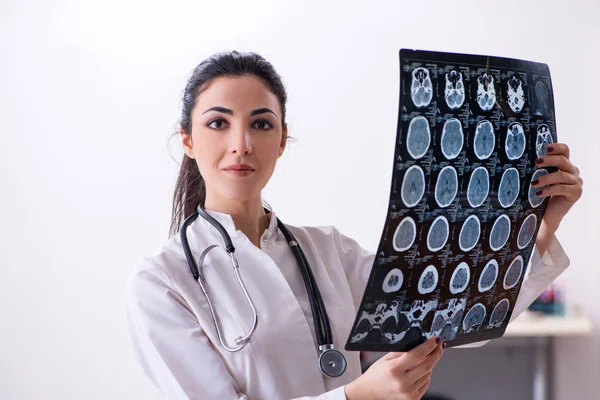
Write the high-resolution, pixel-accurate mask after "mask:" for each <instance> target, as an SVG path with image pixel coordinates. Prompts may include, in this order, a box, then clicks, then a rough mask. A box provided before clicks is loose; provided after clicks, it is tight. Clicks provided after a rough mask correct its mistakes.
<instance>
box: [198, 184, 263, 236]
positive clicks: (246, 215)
mask: <svg viewBox="0 0 600 400" xmlns="http://www.w3.org/2000/svg"><path fill="white" fill-rule="evenodd" d="M204 209H206V210H210V211H216V212H220V213H224V214H229V215H230V216H231V218H232V219H233V223H234V225H235V228H236V229H238V230H240V231H242V232H243V233H244V235H246V236H247V237H248V239H250V241H251V242H252V243H254V245H256V247H260V237H261V235H262V234H263V232H264V231H265V229H267V227H268V226H269V217H268V216H267V213H266V212H265V210H264V209H263V206H262V200H261V198H260V196H259V197H256V198H252V199H248V200H242V201H240V200H231V199H226V198H223V197H220V196H214V195H213V196H210V195H209V194H208V193H207V194H206V200H205V201H204Z"/></svg>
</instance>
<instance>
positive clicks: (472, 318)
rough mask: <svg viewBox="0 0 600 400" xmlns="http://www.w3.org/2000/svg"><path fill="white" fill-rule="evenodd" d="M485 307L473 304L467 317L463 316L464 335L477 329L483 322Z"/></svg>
mask: <svg viewBox="0 0 600 400" xmlns="http://www.w3.org/2000/svg"><path fill="white" fill-rule="evenodd" d="M485 314H486V311H485V306H484V305H483V304H481V303H477V304H475V305H474V306H473V307H471V309H470V310H469V312H467V315H465V319H463V322H462V325H463V331H464V332H465V333H471V332H474V331H476V330H477V329H479V327H480V326H481V324H482V323H483V320H484V319H485Z"/></svg>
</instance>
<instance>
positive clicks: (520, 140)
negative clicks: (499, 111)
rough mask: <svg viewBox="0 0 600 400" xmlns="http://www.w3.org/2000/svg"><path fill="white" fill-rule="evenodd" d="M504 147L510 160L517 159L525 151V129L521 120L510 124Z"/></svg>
mask: <svg viewBox="0 0 600 400" xmlns="http://www.w3.org/2000/svg"><path fill="white" fill-rule="evenodd" d="M504 149H505V152H506V157H508V159H509V160H517V159H519V158H521V156H522V155H523V153H524V152H525V130H524V129H523V125H521V124H520V123H519V122H513V123H511V124H510V125H508V129H507V132H506V141H505V143H504Z"/></svg>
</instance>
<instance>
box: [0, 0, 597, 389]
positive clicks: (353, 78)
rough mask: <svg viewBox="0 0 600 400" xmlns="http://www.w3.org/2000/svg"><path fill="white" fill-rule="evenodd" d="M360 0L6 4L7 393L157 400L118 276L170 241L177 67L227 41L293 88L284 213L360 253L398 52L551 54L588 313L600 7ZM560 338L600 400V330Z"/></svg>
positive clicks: (2, 31)
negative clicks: (349, 241) (577, 180)
mask: <svg viewBox="0 0 600 400" xmlns="http://www.w3.org/2000/svg"><path fill="white" fill-rule="evenodd" d="M366 3H367V2H365V1H360V2H356V3H355V4H351V2H350V1H343V2H333V1H317V2H314V3H312V2H307V1H302V2H296V4H295V5H292V4H291V3H288V2H282V1H271V2H266V1H239V2H235V3H233V2H226V1H209V2H201V1H188V2H184V1H170V2H165V1H160V2H159V1H156V2H154V1H148V0H145V1H139V2H134V1H123V0H103V1H99V2H96V3H91V2H88V1H76V0H62V1H53V2H46V1H41V0H28V1H24V0H21V1H17V0H3V1H2V2H0V133H1V134H0V151H1V154H2V156H1V157H0V184H1V188H0V191H1V193H2V195H1V196H0V226H1V229H0V235H1V237H0V254H1V257H0V260H1V261H0V263H1V264H0V282H1V283H2V289H1V290H0V398H1V399H36V398H46V399H82V398H85V399H107V398H111V399H131V398H145V399H150V398H158V397H157V396H156V392H155V391H154V389H153V388H152V387H150V386H149V385H148V383H147V381H146V380H145V378H144V377H143V376H142V375H141V373H140V372H139V370H138V369H137V366H136V365H135V363H134V359H133V357H132V354H131V351H130V347H129V342H128V337H127V330H126V325H125V318H124V308H123V290H124V283H125V279H126V277H127V275H128V274H129V272H130V270H131V269H132V267H133V266H134V265H135V264H136V263H137V262H138V261H139V260H140V259H141V257H143V256H145V255H149V254H152V253H153V252H154V251H156V250H157V249H158V248H159V246H160V245H161V244H162V243H163V242H164V241H165V240H166V239H167V232H168V227H169V218H170V206H171V198H172V190H173V187H174V182H175V178H176V173H177V170H178V165H177V164H176V162H174V161H173V160H172V159H171V158H170V156H169V155H168V152H167V139H168V137H169V135H170V134H171V133H172V132H174V130H175V127H176V122H177V119H178V117H179V112H180V108H179V107H180V102H179V101H180V96H181V94H182V91H183V88H184V85H185V82H186V79H187V77H188V74H189V73H190V72H191V70H192V69H193V68H194V67H195V66H196V65H197V64H198V63H199V62H200V61H201V60H202V59H204V58H205V57H207V56H209V55H210V54H212V53H213V52H216V51H221V50H233V49H238V50H243V51H256V52H259V53H261V54H262V55H263V56H265V57H266V58H267V59H268V60H270V61H271V62H272V63H273V64H274V65H275V67H276V68H277V69H278V71H279V73H280V74H281V75H282V76H283V78H284V81H285V83H286V85H287V88H288V91H289V104H288V109H289V114H288V120H289V124H290V127H291V134H292V135H293V136H295V137H296V138H297V142H296V143H295V144H292V146H291V147H289V148H288V150H287V154H286V155H284V157H283V158H282V159H281V162H280V164H279V165H278V167H277V170H276V172H275V175H274V177H273V179H272V181H271V182H270V184H269V186H268V187H267V189H266V190H265V193H264V195H265V197H266V198H267V199H268V201H269V202H270V203H271V204H272V205H273V206H274V208H275V209H276V210H277V212H278V214H279V215H280V216H281V217H282V219H283V220H284V221H286V222H288V223H291V224H304V225H311V224H333V225H336V226H337V227H338V228H340V230H341V231H342V232H344V233H346V234H348V235H350V236H353V237H355V238H356V239H358V240H359V241H360V242H361V243H362V244H363V245H364V246H365V247H366V248H369V249H371V250H375V248H376V246H377V243H378V241H379V236H380V235H381V229H382V224H383V221H384V219H385V211H386V206H387V201H388V196H389V187H390V177H391V173H392V157H393V152H394V139H395V134H396V120H397V111H398V49H400V48H401V47H406V48H419V49H432V50H441V51H456V52H471V53H483V54H493V55H499V56H508V57H515V58H524V59H530V60H534V61H542V62H545V63H547V64H549V66H550V69H551V72H552V78H553V83H554V89H555V97H556V113H557V127H558V134H559V138H560V140H561V141H564V142H567V143H568V144H569V145H570V146H571V148H572V159H573V161H574V163H575V164H576V165H578V166H579V167H580V168H581V171H582V176H583V178H584V180H585V193H584V197H583V199H582V200H581V202H580V203H579V204H578V205H577V206H576V207H575V208H574V209H573V211H572V212H571V213H570V215H569V216H568V218H567V219H566V220H565V221H564V223H563V225H562V226H561V228H560V231H559V239H560V240H561V241H562V243H563V245H564V247H565V249H566V251H567V252H568V254H569V256H570V258H571V261H572V267H571V269H570V270H569V271H568V272H567V273H566V275H565V276H564V277H563V278H562V279H563V280H564V281H565V283H566V285H567V288H568V294H567V296H568V298H569V300H573V301H578V302H581V303H584V305H585V307H586V309H587V311H588V312H590V313H591V314H593V316H594V318H595V321H596V323H600V307H598V306H597V304H599V303H600V291H598V284H599V283H600V265H599V263H598V258H597V253H596V251H595V250H597V249H598V245H599V237H598V224H599V223H600V218H599V216H598V211H597V205H598V204H599V198H598V197H599V194H598V182H599V180H600V179H599V176H598V156H599V150H600V144H599V143H600V142H599V141H598V140H597V138H598V135H599V132H598V125H597V117H598V115H599V108H600V101H599V100H598V93H600V78H598V71H599V67H598V65H599V64H600V49H599V47H600V45H599V38H600V3H599V2H598V1H585V0H570V1H560V2H559V1H552V2H551V1H547V0H546V1H524V0H519V1H504V2H489V1H488V2H482V1H453V2H448V1H427V2H418V1H411V2H408V1H390V2H375V3H373V4H372V5H371V6H366ZM167 4H168V5H167ZM171 147H172V148H173V150H174V153H175V155H176V159H177V160H179V159H180V157H181V154H182V153H181V151H180V149H179V144H178V142H177V141H176V140H173V141H172V142H171ZM332 182H334V183H335V184H332ZM557 351H558V366H557V377H556V385H557V390H558V395H559V396H558V398H559V399H572V398H573V395H574V393H577V395H576V397H577V398H578V399H592V398H597V392H598V391H599V390H600V383H599V381H598V377H599V376H600V362H599V361H598V360H599V359H600V339H599V337H598V335H596V336H595V337H594V338H593V339H581V340H572V339H566V340H564V341H559V343H558V345H557ZM575 369H576V370H577V372H574V371H575Z"/></svg>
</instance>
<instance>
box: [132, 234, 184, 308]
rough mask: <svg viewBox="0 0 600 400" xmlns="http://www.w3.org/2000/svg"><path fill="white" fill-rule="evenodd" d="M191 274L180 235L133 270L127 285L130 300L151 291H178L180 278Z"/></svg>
mask: <svg viewBox="0 0 600 400" xmlns="http://www.w3.org/2000/svg"><path fill="white" fill-rule="evenodd" d="M185 274H189V270H188V269H187V260H186V258H185V255H184V253H183V248H182V246H181V242H180V240H179V235H175V236H173V237H171V238H170V239H169V240H168V241H167V242H166V243H165V244H164V245H163V246H161V247H160V248H159V249H158V250H157V251H156V252H155V253H154V254H151V255H148V256H144V257H143V258H142V259H140V260H139V261H138V262H137V263H136V264H135V265H134V266H133V268H132V270H131V272H130V273H129V276H128V277H127V281H126V284H125V296H126V298H128V299H132V298H138V297H145V296H146V295H147V294H148V293H149V292H151V291H157V290H163V291H164V290H165V289H169V290H170V289H172V290H177V284H176V282H177V281H178V278H179V277H181V276H183V275H185Z"/></svg>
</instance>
